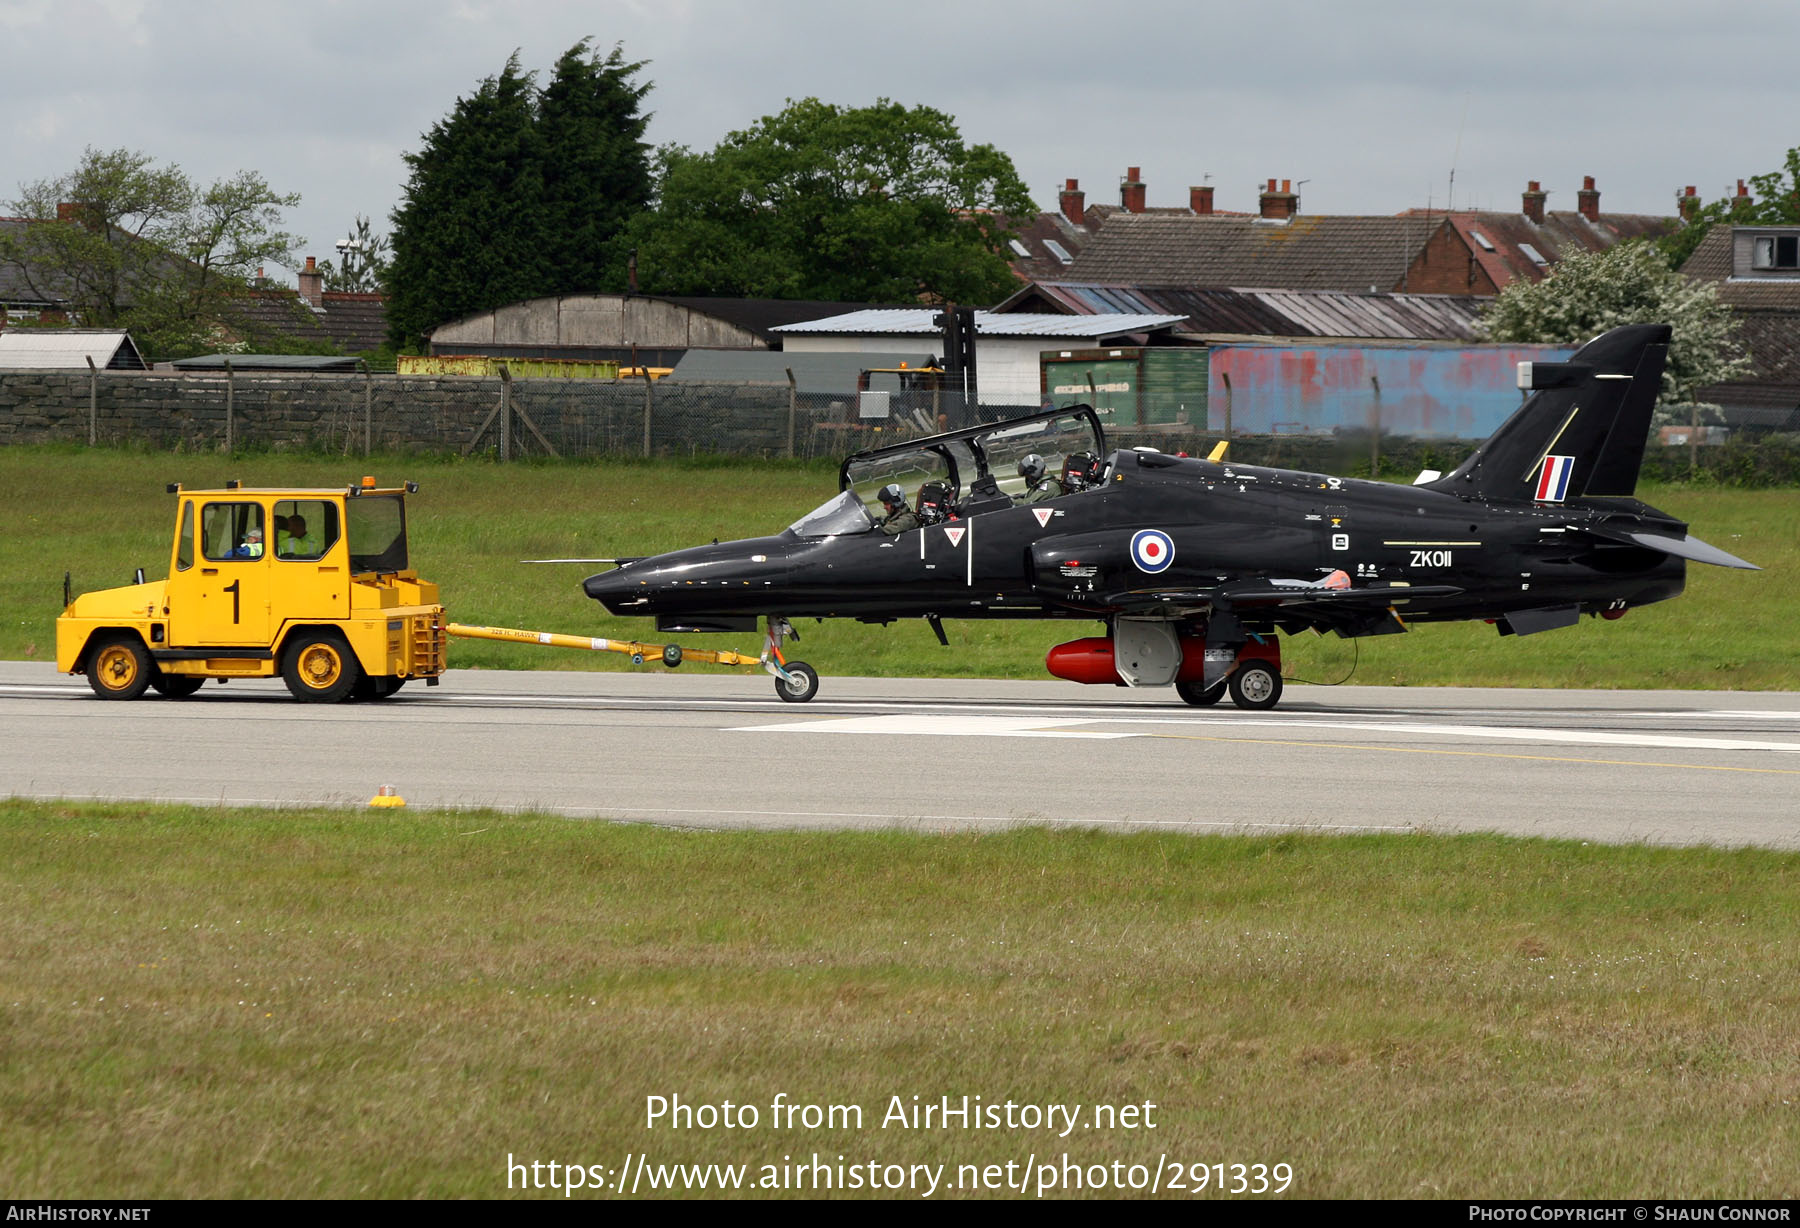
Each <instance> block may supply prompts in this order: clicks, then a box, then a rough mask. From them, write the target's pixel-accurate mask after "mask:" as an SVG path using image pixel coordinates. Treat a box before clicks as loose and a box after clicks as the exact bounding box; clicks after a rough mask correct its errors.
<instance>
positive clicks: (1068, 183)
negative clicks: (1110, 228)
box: [1058, 179, 1087, 226]
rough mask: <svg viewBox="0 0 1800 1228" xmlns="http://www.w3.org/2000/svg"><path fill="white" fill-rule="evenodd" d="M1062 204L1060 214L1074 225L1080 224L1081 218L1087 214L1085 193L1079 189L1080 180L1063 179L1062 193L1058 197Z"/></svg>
mask: <svg viewBox="0 0 1800 1228" xmlns="http://www.w3.org/2000/svg"><path fill="white" fill-rule="evenodd" d="M1058 200H1059V202H1060V204H1061V206H1062V215H1063V216H1064V217H1066V218H1068V219H1069V220H1070V221H1071V222H1073V223H1074V224H1075V225H1077V226H1080V225H1082V220H1081V219H1082V218H1084V217H1086V216H1087V193H1086V192H1083V191H1082V190H1081V180H1079V179H1065V180H1064V181H1063V190H1062V195H1061V196H1060V197H1058Z"/></svg>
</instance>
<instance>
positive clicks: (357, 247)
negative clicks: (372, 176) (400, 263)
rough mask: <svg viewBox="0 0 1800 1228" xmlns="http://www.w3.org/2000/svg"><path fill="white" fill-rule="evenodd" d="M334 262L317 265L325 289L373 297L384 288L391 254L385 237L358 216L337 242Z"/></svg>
mask: <svg viewBox="0 0 1800 1228" xmlns="http://www.w3.org/2000/svg"><path fill="white" fill-rule="evenodd" d="M337 250H338V252H339V256H338V259H337V260H335V261H331V260H327V261H325V263H323V264H321V265H320V266H319V268H320V270H321V271H322V272H323V273H324V274H325V288H326V289H327V290H335V291H339V292H342V293H347V294H377V293H380V292H381V290H382V288H383V287H384V286H386V285H387V280H388V267H389V264H390V263H391V253H390V252H389V251H388V239H387V236H386V235H378V234H376V233H375V230H374V228H373V227H372V226H371V225H370V224H369V219H368V218H366V217H364V216H363V215H362V214H360V213H359V214H357V215H356V224H355V225H354V226H352V227H351V228H350V230H349V233H347V234H346V235H345V236H344V237H343V238H342V239H340V240H338V241H337Z"/></svg>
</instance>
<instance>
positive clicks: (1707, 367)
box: [1482, 241, 1750, 422]
mask: <svg viewBox="0 0 1800 1228" xmlns="http://www.w3.org/2000/svg"><path fill="white" fill-rule="evenodd" d="M1621 324H1668V325H1670V326H1671V327H1672V328H1673V329H1674V333H1673V336H1672V337H1671V339H1670V342H1669V358H1668V363H1667V365H1666V366H1665V368H1664V370H1663V388H1662V398H1661V402H1660V404H1659V406H1658V415H1659V416H1658V421H1659V422H1660V421H1671V420H1679V421H1684V422H1685V421H1688V420H1689V419H1690V418H1691V417H1693V415H1694V412H1695V410H1694V407H1695V406H1696V405H1703V403H1702V402H1700V401H1699V391H1700V389H1702V388H1705V387H1708V386H1710V385H1713V384H1722V383H1725V382H1726V381H1728V380H1733V379H1736V378H1738V377H1739V376H1742V375H1745V374H1747V373H1748V372H1749V370H1750V360H1749V358H1748V357H1746V356H1745V354H1744V351H1743V346H1742V344H1741V342H1740V341H1739V339H1738V321H1737V317H1736V316H1735V315H1733V314H1732V311H1731V308H1729V307H1728V306H1726V305H1725V304H1724V303H1721V302H1720V301H1719V296H1718V292H1717V290H1716V288H1715V287H1714V286H1712V285H1711V284H1709V283H1707V282H1702V281H1696V280H1694V279H1693V278H1690V277H1686V276H1683V275H1682V274H1680V273H1677V272H1676V271H1675V270H1674V269H1672V268H1670V267H1669V265H1668V262H1667V261H1666V259H1665V258H1664V256H1663V255H1662V253H1661V252H1659V251H1658V250H1657V248H1656V247H1655V246H1654V245H1653V244H1651V243H1647V242H1641V241H1639V242H1631V243H1620V244H1618V245H1616V246H1614V247H1611V248H1608V249H1607V250H1605V251H1602V252H1583V253H1580V254H1578V255H1574V256H1570V257H1568V258H1567V259H1564V260H1559V261H1557V263H1556V266H1555V268H1554V269H1553V270H1552V272H1551V274H1550V276H1548V277H1546V278H1544V280H1542V281H1539V282H1529V281H1523V280H1521V281H1515V282H1513V283H1512V284H1511V285H1510V286H1508V287H1506V289H1505V290H1502V291H1501V292H1500V294H1499V295H1498V296H1497V297H1496V298H1495V299H1494V301H1493V303H1492V304H1491V305H1490V306H1489V307H1488V308H1487V310H1486V311H1485V312H1483V313H1482V327H1483V329H1484V331H1485V332H1486V334H1487V337H1488V339H1489V340H1491V341H1535V342H1545V343H1549V344H1558V345H1576V344H1580V343H1581V342H1584V341H1587V340H1589V339H1591V338H1593V337H1595V336H1598V335H1599V334H1600V333H1603V332H1605V331H1606V330H1607V329H1609V328H1615V327H1617V326H1618V325H1621ZM1704 408H1705V410H1707V411H1711V412H1707V413H1703V416H1712V413H1713V412H1716V410H1714V409H1713V407H1704Z"/></svg>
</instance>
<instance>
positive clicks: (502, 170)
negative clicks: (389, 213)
mask: <svg viewBox="0 0 1800 1228" xmlns="http://www.w3.org/2000/svg"><path fill="white" fill-rule="evenodd" d="M640 67H641V65H640V64H627V63H625V62H624V60H623V57H622V55H621V53H620V51H619V49H618V48H617V47H614V48H613V51H612V54H611V55H609V56H607V57H606V58H605V59H600V58H598V57H597V56H595V55H594V54H593V52H592V51H591V50H590V49H589V40H587V39H583V40H582V41H581V42H579V43H577V44H576V45H575V46H574V47H572V48H570V49H569V51H568V52H567V53H566V54H564V56H563V57H562V59H561V60H559V61H558V62H557V66H556V73H555V76H554V78H553V80H552V81H551V84H550V87H549V88H548V89H547V90H545V91H543V92H540V91H539V90H538V89H537V87H536V85H535V83H534V78H533V74H531V73H527V72H522V71H521V70H520V67H519V57H518V54H517V53H516V52H515V53H514V54H513V55H512V56H511V57H510V58H509V59H508V60H507V62H506V67H505V68H504V69H503V70H502V71H501V73H500V74H499V76H497V77H489V78H488V79H487V80H485V81H483V82H482V83H481V85H480V87H479V88H477V89H476V91H475V92H474V93H473V94H472V95H470V96H469V97H468V98H459V99H457V101H456V106H455V107H454V108H453V109H452V111H451V113H450V115H449V116H447V117H446V118H445V119H443V120H440V121H439V122H438V123H436V124H434V125H432V128H431V131H429V132H428V133H426V134H425V145H424V148H423V149H421V150H420V151H419V152H418V153H416V154H408V155H406V162H407V165H408V167H410V168H411V175H410V177H409V179H408V181H407V184H406V188H405V190H404V194H403V198H402V200H401V203H400V205H399V207H398V208H396V209H395V210H394V214H393V222H394V232H393V250H394V258H393V263H392V265H391V266H390V277H391V293H390V298H389V302H388V321H389V336H390V338H391V339H392V340H393V341H394V342H395V344H396V345H398V346H400V347H402V348H406V349H417V348H419V347H421V346H422V345H423V344H424V340H425V334H426V333H427V332H429V331H430V330H431V329H433V328H435V327H437V326H438V325H439V324H442V323H443V322H445V321H446V320H452V319H455V318H457V317H458V316H463V315H468V314H469V313H471V312H476V311H485V310H488V309H490V308H494V307H499V306H501V305H503V304H506V303H511V302H517V301H518V300H520V299H526V298H536V297H539V296H542V295H547V294H558V293H568V292H571V291H592V290H600V289H605V288H608V275H607V272H606V270H607V269H608V268H609V267H614V266H617V268H618V269H620V270H622V267H623V261H622V260H621V259H620V258H619V257H618V255H617V253H616V251H615V250H614V249H613V248H612V247H610V246H609V244H611V242H612V240H613V238H614V237H615V234H616V231H617V228H618V227H619V226H620V225H622V224H623V219H624V217H625V216H627V215H629V214H630V213H631V212H633V211H635V210H637V209H640V208H642V207H643V205H644V203H645V201H646V199H647V193H648V181H647V180H648V175H647V169H646V168H647V165H648V163H647V154H646V153H645V151H644V148H643V145H642V143H641V141H640V138H641V137H642V135H643V126H644V122H645V121H644V119H643V117H641V116H639V114H638V111H637V107H638V103H639V101H640V100H641V99H642V97H643V95H644V93H645V92H646V91H647V90H648V89H649V86H648V85H645V86H641V87H640V86H637V85H634V84H633V83H632V81H631V78H632V75H633V74H634V73H636V72H637V70H638V69H639V68H640ZM622 276H623V274H622V271H621V272H615V273H613V274H612V280H613V281H614V282H615V283H616V282H617V281H620V280H622Z"/></svg>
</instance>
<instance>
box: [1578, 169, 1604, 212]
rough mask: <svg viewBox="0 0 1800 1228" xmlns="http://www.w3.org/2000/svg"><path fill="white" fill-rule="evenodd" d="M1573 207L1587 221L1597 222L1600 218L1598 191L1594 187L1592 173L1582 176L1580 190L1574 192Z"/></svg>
mask: <svg viewBox="0 0 1800 1228" xmlns="http://www.w3.org/2000/svg"><path fill="white" fill-rule="evenodd" d="M1575 207H1576V209H1578V210H1580V212H1581V216H1582V217H1584V218H1586V219H1587V220H1588V221H1590V222H1597V221H1599V220H1600V193H1599V191H1598V190H1597V189H1596V188H1595V187H1594V177H1593V176H1592V175H1586V176H1583V178H1582V180H1581V191H1579V192H1577V193H1575Z"/></svg>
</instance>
